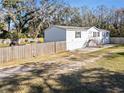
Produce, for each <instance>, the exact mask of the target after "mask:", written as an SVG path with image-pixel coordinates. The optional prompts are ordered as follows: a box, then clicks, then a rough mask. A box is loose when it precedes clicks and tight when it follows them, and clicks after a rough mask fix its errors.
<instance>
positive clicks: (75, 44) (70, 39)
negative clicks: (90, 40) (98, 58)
mask: <svg viewBox="0 0 124 93" xmlns="http://www.w3.org/2000/svg"><path fill="white" fill-rule="evenodd" d="M87 36H88V35H87V32H86V31H81V38H75V31H67V34H66V43H67V50H74V49H79V48H83V47H85V46H84V44H85V42H86V41H87Z"/></svg>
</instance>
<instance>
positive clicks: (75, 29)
mask: <svg viewBox="0 0 124 93" xmlns="http://www.w3.org/2000/svg"><path fill="white" fill-rule="evenodd" d="M52 27H56V28H59V29H64V30H65V31H67V30H69V31H88V30H89V29H91V28H94V29H96V30H98V31H102V32H109V31H108V30H105V29H99V28H97V27H95V26H93V27H75V26H60V25H52V26H50V27H49V28H48V29H50V28H52ZM48 29H47V30H48Z"/></svg>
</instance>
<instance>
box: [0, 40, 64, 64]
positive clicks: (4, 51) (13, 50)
mask: <svg viewBox="0 0 124 93" xmlns="http://www.w3.org/2000/svg"><path fill="white" fill-rule="evenodd" d="M62 51H66V43H65V41H60V42H49V43H41V44H30V45H24V46H13V47H5V48H0V62H8V61H12V60H17V59H26V58H31V57H35V56H40V55H41V56H42V55H48V54H54V53H57V52H62Z"/></svg>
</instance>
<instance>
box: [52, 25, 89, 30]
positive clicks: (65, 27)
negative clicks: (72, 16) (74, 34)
mask: <svg viewBox="0 0 124 93" xmlns="http://www.w3.org/2000/svg"><path fill="white" fill-rule="evenodd" d="M54 27H57V28H61V29H66V30H71V31H75V30H80V31H87V30H88V29H90V27H74V26H59V25H54Z"/></svg>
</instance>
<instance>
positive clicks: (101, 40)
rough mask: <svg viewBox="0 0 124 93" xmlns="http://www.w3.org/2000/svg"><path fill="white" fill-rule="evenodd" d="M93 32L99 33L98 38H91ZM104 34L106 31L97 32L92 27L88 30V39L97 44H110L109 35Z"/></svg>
mask: <svg viewBox="0 0 124 93" xmlns="http://www.w3.org/2000/svg"><path fill="white" fill-rule="evenodd" d="M93 32H100V37H92V33H93ZM106 33H107V31H99V30H96V29H95V28H94V27H92V28H90V29H89V30H88V34H89V38H91V39H94V40H96V41H97V42H98V43H99V44H108V43H110V33H109V36H106V35H105V34H106Z"/></svg>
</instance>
